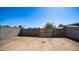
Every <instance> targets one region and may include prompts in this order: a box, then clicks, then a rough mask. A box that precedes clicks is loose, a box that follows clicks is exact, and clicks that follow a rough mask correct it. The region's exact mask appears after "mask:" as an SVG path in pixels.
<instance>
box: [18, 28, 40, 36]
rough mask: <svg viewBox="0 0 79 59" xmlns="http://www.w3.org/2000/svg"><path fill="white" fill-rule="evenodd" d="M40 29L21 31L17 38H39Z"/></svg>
mask: <svg viewBox="0 0 79 59" xmlns="http://www.w3.org/2000/svg"><path fill="white" fill-rule="evenodd" d="M39 34H40V29H21V30H20V33H19V36H39Z"/></svg>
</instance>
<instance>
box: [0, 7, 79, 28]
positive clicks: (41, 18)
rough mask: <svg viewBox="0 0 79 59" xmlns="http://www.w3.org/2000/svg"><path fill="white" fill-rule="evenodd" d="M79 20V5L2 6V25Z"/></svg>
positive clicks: (34, 25)
mask: <svg viewBox="0 0 79 59" xmlns="http://www.w3.org/2000/svg"><path fill="white" fill-rule="evenodd" d="M47 22H51V23H54V25H58V24H64V25H67V24H72V23H78V22H79V8H78V7H0V25H10V26H18V25H23V26H25V27H43V26H44V25H45V24H46V23H47Z"/></svg>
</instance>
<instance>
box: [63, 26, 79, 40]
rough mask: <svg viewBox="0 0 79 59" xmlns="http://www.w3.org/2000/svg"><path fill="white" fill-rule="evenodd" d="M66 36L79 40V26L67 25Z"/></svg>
mask: <svg viewBox="0 0 79 59" xmlns="http://www.w3.org/2000/svg"><path fill="white" fill-rule="evenodd" d="M65 37H69V38H72V39H77V40H78V41H79V26H67V27H65Z"/></svg>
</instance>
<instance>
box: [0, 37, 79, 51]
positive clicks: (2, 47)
mask: <svg viewBox="0 0 79 59" xmlns="http://www.w3.org/2000/svg"><path fill="white" fill-rule="evenodd" d="M0 51H79V43H77V42H74V41H72V40H70V39H67V38H38V37H13V38H11V39H8V40H5V41H2V42H0Z"/></svg>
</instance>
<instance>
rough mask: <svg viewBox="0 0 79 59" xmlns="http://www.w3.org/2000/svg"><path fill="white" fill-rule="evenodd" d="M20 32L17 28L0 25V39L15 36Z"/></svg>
mask: <svg viewBox="0 0 79 59" xmlns="http://www.w3.org/2000/svg"><path fill="white" fill-rule="evenodd" d="M19 32H20V29H19V28H12V27H0V40H5V39H8V38H11V37H14V36H17V35H18V34H19Z"/></svg>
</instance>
